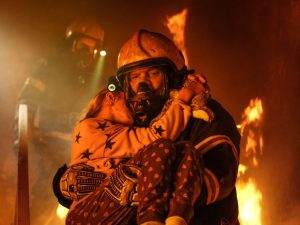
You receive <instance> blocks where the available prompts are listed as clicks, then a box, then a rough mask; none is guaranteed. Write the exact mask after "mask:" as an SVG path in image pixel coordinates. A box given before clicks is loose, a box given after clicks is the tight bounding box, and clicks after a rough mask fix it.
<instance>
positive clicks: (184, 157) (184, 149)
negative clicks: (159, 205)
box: [167, 142, 202, 224]
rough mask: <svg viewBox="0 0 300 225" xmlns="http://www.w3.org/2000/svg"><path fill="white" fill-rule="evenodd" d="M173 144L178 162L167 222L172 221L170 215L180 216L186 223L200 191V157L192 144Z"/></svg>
mask: <svg viewBox="0 0 300 225" xmlns="http://www.w3.org/2000/svg"><path fill="white" fill-rule="evenodd" d="M175 146H176V149H177V162H178V163H177V168H176V173H174V180H173V184H174V189H175V190H174V191H173V193H172V196H171V200H170V211H169V214H168V220H167V222H169V223H170V221H174V220H172V217H173V219H178V217H181V218H183V219H184V220H185V222H186V224H188V222H189V221H190V219H191V218H192V217H193V213H194V204H195V202H196V199H197V198H198V196H199V194H200V192H201V186H202V177H201V176H202V174H201V171H202V170H201V168H200V161H199V160H200V159H199V158H198V157H197V156H196V155H195V148H194V146H193V145H192V144H189V143H188V142H181V143H178V144H176V145H175ZM167 224H168V223H167ZM170 224H176V223H170ZM178 224H183V223H178Z"/></svg>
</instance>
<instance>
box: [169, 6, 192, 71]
mask: <svg viewBox="0 0 300 225" xmlns="http://www.w3.org/2000/svg"><path fill="white" fill-rule="evenodd" d="M187 14H188V9H187V8H184V9H183V10H182V11H181V12H180V13H178V14H175V15H173V16H171V17H167V22H166V23H165V25H166V26H167V27H168V29H169V31H170V33H171V34H172V35H173V41H174V43H175V45H176V46H177V48H179V49H180V50H181V52H182V54H183V56H184V58H185V62H186V65H187V66H188V58H187V53H186V48H185V41H184V39H185V38H184V37H185V25H186V17H187Z"/></svg>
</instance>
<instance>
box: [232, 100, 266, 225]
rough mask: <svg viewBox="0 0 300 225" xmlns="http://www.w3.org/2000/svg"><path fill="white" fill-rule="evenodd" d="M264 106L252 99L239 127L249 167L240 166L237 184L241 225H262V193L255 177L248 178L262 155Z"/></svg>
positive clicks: (242, 147)
mask: <svg viewBox="0 0 300 225" xmlns="http://www.w3.org/2000/svg"><path fill="white" fill-rule="evenodd" d="M262 115H263V106H262V101H261V100H260V99H259V98H255V99H251V100H250V103H249V106H248V107H246V109H245V110H244V113H243V115H242V119H243V120H242V122H241V124H240V125H238V128H239V129H240V132H241V135H242V143H243V144H244V145H243V146H241V156H245V158H246V159H247V160H246V161H247V163H248V164H249V166H246V165H244V164H240V165H239V171H238V179H237V183H236V188H237V196H238V202H239V220H240V224H241V225H261V224H262V221H261V211H262V208H261V203H262V197H263V196H262V193H261V191H260V190H259V189H258V187H257V185H256V182H255V179H254V177H247V178H246V175H247V174H246V172H247V171H249V170H250V169H251V168H249V167H250V166H253V167H257V166H258V161H259V160H258V153H259V154H262V149H263V136H262V132H261V131H260V125H261V122H262Z"/></svg>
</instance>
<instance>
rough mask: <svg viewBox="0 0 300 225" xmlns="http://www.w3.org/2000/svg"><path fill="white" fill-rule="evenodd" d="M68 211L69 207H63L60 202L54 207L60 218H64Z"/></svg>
mask: <svg viewBox="0 0 300 225" xmlns="http://www.w3.org/2000/svg"><path fill="white" fill-rule="evenodd" d="M68 211H69V209H67V208H66V207H64V206H62V205H60V204H59V205H58V206H57V208H56V214H57V216H58V217H59V218H60V219H65V218H66V216H67V213H68Z"/></svg>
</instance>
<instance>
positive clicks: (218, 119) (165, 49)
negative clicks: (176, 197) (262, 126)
mask: <svg viewBox="0 0 300 225" xmlns="http://www.w3.org/2000/svg"><path fill="white" fill-rule="evenodd" d="M156 66H160V67H162V68H164V69H165V71H166V74H167V75H166V76H165V77H164V79H161V80H158V78H157V77H155V76H151V75H150V74H147V69H149V68H151V67H156ZM189 73H190V71H189V70H188V69H187V67H186V66H185V61H184V58H183V56H182V54H181V53H180V51H179V50H178V49H177V48H176V47H175V45H174V44H173V42H172V41H171V40H169V39H168V38H167V37H165V36H164V35H162V34H159V33H154V32H149V31H146V30H139V31H138V32H136V33H134V34H133V35H132V36H131V37H130V38H129V40H128V41H127V42H125V44H124V45H123V46H122V48H121V50H120V53H119V57H118V78H119V80H120V82H121V84H122V85H123V89H124V90H125V96H126V98H127V103H128V105H130V107H131V109H132V112H133V114H134V116H135V121H136V125H140V126H145V124H147V123H148V122H149V121H151V119H152V118H153V117H154V116H156V115H157V114H158V113H159V112H160V111H161V109H162V105H163V103H164V102H165V100H166V98H167V96H168V94H169V91H170V90H171V89H173V88H178V87H180V86H181V85H182V81H183V80H184V79H185V77H186V75H187V74H189ZM145 84H146V85H147V86H148V89H149V92H148V93H149V94H148V95H146V96H145V95H140V91H141V90H140V88H141V87H142V86H145ZM139 96H143V99H140V98H139ZM195 103H196V100H195ZM207 106H208V107H209V108H210V109H212V110H213V112H214V113H215V119H214V120H213V121H212V122H211V123H208V122H206V121H205V120H203V119H199V118H200V117H199V116H198V115H197V112H195V114H194V115H193V118H191V119H190V122H189V124H188V126H187V128H186V129H185V130H184V131H183V133H182V134H181V136H180V137H179V139H178V140H177V141H180V140H186V141H191V142H192V143H193V144H194V146H195V148H196V150H197V151H199V152H200V154H201V156H202V157H201V159H199V160H201V163H202V165H203V173H204V182H203V185H202V188H201V194H200V196H199V198H198V200H197V203H196V207H195V215H194V218H193V219H192V221H191V222H190V224H193V225H194V224H195V225H196V224H197V225H225V224H226V225H227V224H229V225H237V224H239V222H238V202H237V195H236V189H235V181H236V177H237V171H238V163H239V144H240V134H239V132H238V130H237V128H236V124H235V122H234V120H233V118H232V116H231V115H230V114H229V113H228V112H227V111H226V110H225V109H224V108H223V107H222V106H221V105H220V104H219V103H218V102H217V101H215V100H214V99H212V98H210V99H208V101H207ZM197 117H198V118H197ZM161 132H164V131H163V130H161Z"/></svg>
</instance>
